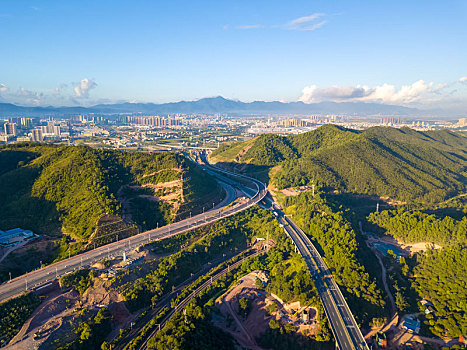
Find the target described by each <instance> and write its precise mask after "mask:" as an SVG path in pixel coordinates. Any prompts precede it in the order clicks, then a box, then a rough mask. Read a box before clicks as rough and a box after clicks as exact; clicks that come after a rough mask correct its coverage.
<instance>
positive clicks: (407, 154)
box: [211, 125, 467, 202]
mask: <svg viewBox="0 0 467 350" xmlns="http://www.w3.org/2000/svg"><path fill="white" fill-rule="evenodd" d="M211 160H213V161H216V162H222V163H229V162H230V163H232V162H233V163H234V165H235V163H242V164H245V167H247V169H248V170H249V171H250V173H251V174H254V168H255V167H256V168H261V167H267V168H273V167H275V168H274V171H270V172H269V177H270V178H269V180H270V182H272V184H274V185H275V186H276V187H277V188H279V189H282V188H286V187H291V186H300V185H310V184H317V185H318V186H319V187H323V188H328V189H335V190H339V191H343V192H353V193H364V194H369V195H378V196H389V197H391V198H395V199H398V200H403V201H413V200H418V201H423V202H436V201H440V200H443V199H444V198H447V197H450V196H453V195H454V194H456V193H459V192H464V191H465V189H466V184H467V178H466V177H467V173H466V166H467V137H465V136H463V135H461V134H458V133H454V132H451V131H448V130H439V131H427V132H418V131H415V130H412V129H409V128H401V129H395V128H390V127H373V128H369V129H366V130H363V131H356V130H350V129H345V128H342V127H338V126H335V125H324V126H322V127H320V128H318V129H316V130H313V131H310V132H307V133H303V134H299V135H292V136H287V137H285V136H278V135H271V134H265V135H260V136H258V137H257V138H255V139H254V140H250V141H247V142H245V143H243V147H242V144H241V143H236V144H234V145H232V146H231V147H228V146H224V147H220V148H219V149H218V150H216V151H215V152H213V154H212V155H211ZM230 165H232V164H230ZM247 165H248V166H247ZM237 166H238V165H237Z"/></svg>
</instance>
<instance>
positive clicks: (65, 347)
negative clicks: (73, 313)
mask: <svg viewBox="0 0 467 350" xmlns="http://www.w3.org/2000/svg"><path fill="white" fill-rule="evenodd" d="M82 313H83V312H82ZM79 316H81V315H78V317H79ZM111 329H112V315H111V314H110V312H109V310H108V309H107V308H102V309H100V310H99V311H98V312H97V313H96V314H95V315H94V316H91V317H89V318H88V319H87V321H84V322H77V325H76V326H75V327H74V329H73V332H72V334H70V335H69V337H70V338H71V340H70V341H68V342H66V343H65V344H60V345H58V346H57V347H56V349H57V350H87V349H100V348H101V344H102V343H103V342H104V340H105V338H106V337H107V335H108V334H109V333H110V331H111Z"/></svg>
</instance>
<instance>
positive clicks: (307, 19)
mask: <svg viewBox="0 0 467 350" xmlns="http://www.w3.org/2000/svg"><path fill="white" fill-rule="evenodd" d="M325 16H326V15H325V14H324V13H313V14H312V15H309V16H303V17H299V18H295V19H293V20H291V21H289V22H287V23H286V24H280V25H268V26H266V25H263V24H244V25H239V26H235V27H233V28H234V29H240V30H245V29H258V28H280V29H286V30H299V31H313V30H316V29H318V28H321V27H322V26H323V25H325V24H326V23H327V21H326V20H319V19H322V18H323V17H325ZM318 20H319V21H318ZM222 28H223V29H224V30H226V29H229V26H228V25H224V26H223V27H222Z"/></svg>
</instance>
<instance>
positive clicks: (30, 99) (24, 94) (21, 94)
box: [14, 88, 44, 106]
mask: <svg viewBox="0 0 467 350" xmlns="http://www.w3.org/2000/svg"><path fill="white" fill-rule="evenodd" d="M42 96H44V94H43V93H42V92H36V91H31V90H26V89H25V88H19V89H18V91H17V92H16V94H15V95H14V97H15V98H17V99H20V101H22V102H23V103H24V102H25V103H27V104H33V105H35V106H38V105H39V104H40V103H41V98H42Z"/></svg>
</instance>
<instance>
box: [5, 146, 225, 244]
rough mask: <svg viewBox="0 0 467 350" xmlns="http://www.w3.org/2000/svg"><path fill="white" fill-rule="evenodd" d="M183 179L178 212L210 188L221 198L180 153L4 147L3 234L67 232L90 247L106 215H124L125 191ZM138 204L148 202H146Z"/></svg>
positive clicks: (154, 207)
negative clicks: (11, 230)
mask: <svg viewBox="0 0 467 350" xmlns="http://www.w3.org/2000/svg"><path fill="white" fill-rule="evenodd" d="M182 177H183V180H184V181H180V183H182V184H183V185H182V187H183V189H182V191H184V192H185V195H184V196H183V198H184V200H185V203H182V205H181V206H179V207H175V208H178V211H180V210H184V208H185V207H186V206H190V205H193V203H194V201H195V200H197V199H198V198H201V197H203V196H205V195H206V193H207V192H208V191H207V188H209V189H210V191H209V192H210V193H211V194H216V193H217V194H218V191H216V190H219V189H218V185H217V183H216V182H215V181H214V180H213V179H212V178H211V177H209V176H208V175H206V174H205V173H204V172H203V171H199V169H197V167H196V166H195V165H194V164H192V163H191V162H190V161H188V160H186V159H185V158H184V157H183V156H181V155H177V154H175V153H163V154H153V153H141V152H138V153H128V152H120V151H115V150H97V149H92V148H90V147H85V146H78V147H74V146H64V145H60V146H57V145H46V144H23V145H13V146H6V147H2V148H0V211H1V213H2V215H1V217H0V229H3V230H5V229H9V228H13V227H22V228H25V229H31V230H33V231H34V232H36V233H39V234H46V235H49V236H52V237H53V236H55V237H60V236H61V231H63V232H64V233H67V234H69V235H70V236H71V237H72V238H74V239H75V240H76V241H78V242H86V241H87V240H88V239H89V237H90V236H91V235H92V233H93V232H94V230H95V228H96V225H97V222H98V219H99V218H100V217H101V216H102V215H104V214H109V215H111V214H112V215H115V216H117V217H118V216H121V215H122V203H121V202H120V200H119V199H118V191H119V189H120V188H121V187H122V186H123V185H126V184H133V185H135V186H137V185H143V184H151V185H157V184H159V183H167V182H170V181H174V180H182ZM169 190H171V189H167V191H169ZM145 194H147V193H145ZM154 195H157V194H154ZM149 197H150V196H149ZM138 199H140V201H143V200H145V198H144V196H143V197H142V198H138ZM147 202H148V203H147V204H148V206H146V207H150V208H152V210H153V211H157V210H159V209H160V210H162V209H161V208H160V206H158V203H157V202H156V201H154V200H152V201H150V200H149V199H148V200H147ZM151 203H152V205H151V206H149V204H151ZM138 214H140V215H139V216H138V215H135V217H136V218H139V217H141V216H143V214H144V215H149V216H151V215H152V216H157V215H159V214H158V213H156V212H146V213H141V211H139V213H138ZM176 214H177V212H175V213H172V215H176ZM136 223H138V222H136ZM162 223H163V222H161V224H162ZM138 224H139V223H138ZM154 224H155V223H154ZM146 226H147V225H146ZM146 226H145V225H142V227H143V228H147V227H146Z"/></svg>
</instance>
